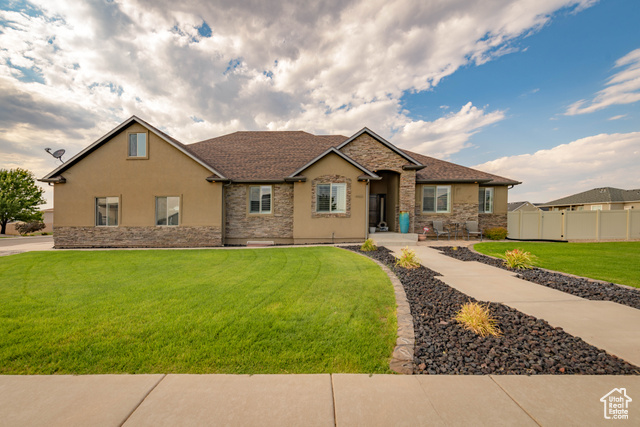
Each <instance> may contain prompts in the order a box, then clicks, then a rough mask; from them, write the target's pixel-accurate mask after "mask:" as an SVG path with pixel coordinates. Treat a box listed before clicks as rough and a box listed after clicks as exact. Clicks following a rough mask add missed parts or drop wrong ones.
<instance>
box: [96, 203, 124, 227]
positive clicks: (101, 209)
mask: <svg viewBox="0 0 640 427" xmlns="http://www.w3.org/2000/svg"><path fill="white" fill-rule="evenodd" d="M119 201H120V199H118V198H117V197H96V226H97V227H115V226H117V225H118V206H119V204H120V203H119Z"/></svg>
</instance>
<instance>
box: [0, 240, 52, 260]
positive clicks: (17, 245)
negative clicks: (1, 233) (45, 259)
mask: <svg viewBox="0 0 640 427" xmlns="http://www.w3.org/2000/svg"><path fill="white" fill-rule="evenodd" d="M51 249H53V236H35V237H9V238H6V239H0V256H2V255H12V254H19V253H21V252H29V251H48V250H51Z"/></svg>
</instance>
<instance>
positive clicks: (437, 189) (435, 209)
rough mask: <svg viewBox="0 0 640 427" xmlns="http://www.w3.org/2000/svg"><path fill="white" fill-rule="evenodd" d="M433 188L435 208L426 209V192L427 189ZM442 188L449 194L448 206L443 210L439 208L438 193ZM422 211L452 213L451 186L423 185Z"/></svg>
mask: <svg viewBox="0 0 640 427" xmlns="http://www.w3.org/2000/svg"><path fill="white" fill-rule="evenodd" d="M428 188H430V189H433V190H434V193H433V197H434V199H433V210H426V209H425V203H424V198H425V196H424V193H425V191H426V189H428ZM441 190H445V191H446V195H447V208H446V210H442V209H438V197H439V195H438V193H439V192H440V191H441ZM421 200H422V212H423V213H450V212H451V186H450V185H423V186H422V199H421Z"/></svg>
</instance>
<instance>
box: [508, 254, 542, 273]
mask: <svg viewBox="0 0 640 427" xmlns="http://www.w3.org/2000/svg"><path fill="white" fill-rule="evenodd" d="M535 259H536V256H535V255H531V252H525V251H523V250H522V249H514V250H512V251H506V252H505V253H504V263H505V265H506V266H507V267H509V268H513V269H515V270H526V269H531V268H533V264H535Z"/></svg>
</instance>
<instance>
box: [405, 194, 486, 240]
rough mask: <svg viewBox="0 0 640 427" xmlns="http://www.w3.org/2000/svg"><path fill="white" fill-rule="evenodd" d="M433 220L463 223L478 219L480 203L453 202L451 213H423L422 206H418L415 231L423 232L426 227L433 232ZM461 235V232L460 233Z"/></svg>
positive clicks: (445, 222)
mask: <svg viewBox="0 0 640 427" xmlns="http://www.w3.org/2000/svg"><path fill="white" fill-rule="evenodd" d="M433 221H442V222H443V223H444V224H447V223H453V222H457V223H462V224H464V223H465V222H466V221H478V205H477V204H476V203H455V202H454V203H453V205H452V207H451V213H450V214H434V213H423V212H422V206H420V205H418V206H416V225H415V228H414V233H422V232H423V230H422V229H423V228H424V227H429V228H430V229H431V231H430V233H429V234H433ZM458 237H460V234H458Z"/></svg>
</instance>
